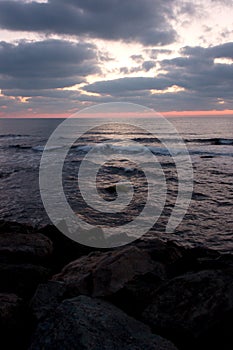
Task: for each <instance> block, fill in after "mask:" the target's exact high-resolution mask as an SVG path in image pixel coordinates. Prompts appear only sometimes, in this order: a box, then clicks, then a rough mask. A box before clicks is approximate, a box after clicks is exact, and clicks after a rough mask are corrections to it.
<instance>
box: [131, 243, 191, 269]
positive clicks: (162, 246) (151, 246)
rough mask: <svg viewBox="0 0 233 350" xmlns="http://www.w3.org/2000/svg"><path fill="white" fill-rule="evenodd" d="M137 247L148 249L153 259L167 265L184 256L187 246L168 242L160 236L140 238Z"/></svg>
mask: <svg viewBox="0 0 233 350" xmlns="http://www.w3.org/2000/svg"><path fill="white" fill-rule="evenodd" d="M134 245H135V246H136V247H138V248H139V249H142V250H143V251H146V252H147V253H148V254H149V255H150V257H151V259H152V260H154V261H158V262H161V263H163V264H165V265H169V264H173V263H175V262H176V261H178V260H179V259H180V258H182V257H183V253H184V251H185V248H183V247H181V246H178V245H176V244H175V243H173V242H166V241H163V240H161V239H158V238H153V239H143V240H138V241H137V242H135V243H134Z"/></svg>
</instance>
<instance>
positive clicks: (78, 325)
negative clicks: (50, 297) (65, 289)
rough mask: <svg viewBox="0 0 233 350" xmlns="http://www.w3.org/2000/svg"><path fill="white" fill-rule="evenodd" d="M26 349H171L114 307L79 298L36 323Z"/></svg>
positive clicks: (137, 322) (173, 349)
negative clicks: (35, 328) (36, 326)
mask: <svg viewBox="0 0 233 350" xmlns="http://www.w3.org/2000/svg"><path fill="white" fill-rule="evenodd" d="M29 349H30V350H42V349H43V350H51V349H56V350H76V349H77V350H82V349H83V350H115V349H119V350H140V349H147V350H175V349H176V347H175V346H174V345H173V344H172V343H171V342H169V341H167V340H166V339H163V338H161V337H160V336H157V335H155V334H152V333H151V332H150V330H149V328H148V327H147V326H145V325H144V324H143V323H141V322H139V321H136V320H134V319H133V318H131V317H129V316H127V315H126V314H125V313H124V312H122V311H121V310H119V309H118V308H116V307H115V306H113V305H111V304H109V303H107V302H104V301H100V300H98V299H91V298H89V297H86V296H79V297H76V298H73V299H68V300H65V301H63V302H62V304H61V305H60V306H59V307H58V308H57V309H56V310H55V312H54V313H53V315H51V317H49V318H48V319H46V320H45V321H44V322H42V323H40V324H39V326H38V328H37V330H36V332H35V334H34V336H33V340H32V344H31V346H30V348H29Z"/></svg>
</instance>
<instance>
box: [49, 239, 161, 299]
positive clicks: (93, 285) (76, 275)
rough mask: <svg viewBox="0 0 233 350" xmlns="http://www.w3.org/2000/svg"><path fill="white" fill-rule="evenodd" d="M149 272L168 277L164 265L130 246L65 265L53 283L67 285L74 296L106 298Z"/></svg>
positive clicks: (91, 255)
mask: <svg viewBox="0 0 233 350" xmlns="http://www.w3.org/2000/svg"><path fill="white" fill-rule="evenodd" d="M148 273H154V274H156V275H157V276H159V278H161V279H162V278H165V272H164V269H163V266H162V265H161V264H159V263H155V262H153V261H152V260H151V258H150V256H149V254H148V253H146V252H144V251H143V250H140V249H138V248H136V247H133V246H130V247H125V248H122V249H117V250H115V251H110V252H107V253H91V254H90V255H88V256H86V257H82V258H80V259H78V260H76V261H73V262H71V263H70V264H68V265H67V266H65V267H64V268H63V270H62V271H61V273H59V274H57V275H55V276H54V277H53V280H54V281H62V282H65V283H66V286H67V290H68V291H69V292H70V295H71V296H74V295H75V294H76V295H77V294H85V295H91V296H94V297H102V296H108V295H112V294H113V293H116V292H117V291H119V290H120V289H122V288H123V287H124V286H125V285H126V284H127V283H128V282H130V281H132V280H133V279H134V278H135V277H136V276H141V275H145V274H148Z"/></svg>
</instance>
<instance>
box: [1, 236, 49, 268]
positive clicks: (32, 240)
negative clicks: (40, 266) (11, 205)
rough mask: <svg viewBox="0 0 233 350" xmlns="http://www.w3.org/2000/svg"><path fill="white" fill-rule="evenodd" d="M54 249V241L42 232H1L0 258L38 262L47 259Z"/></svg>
mask: <svg viewBox="0 0 233 350" xmlns="http://www.w3.org/2000/svg"><path fill="white" fill-rule="evenodd" d="M52 251H53V245H52V242H51V241H50V240H49V239H48V238H47V237H45V236H44V235H42V234H39V233H32V234H23V233H14V232H11V233H2V234H0V258H1V260H2V261H3V260H5V261H8V262H9V261H22V260H23V261H30V262H38V261H42V260H45V259H47V258H48V257H50V256H51V254H52Z"/></svg>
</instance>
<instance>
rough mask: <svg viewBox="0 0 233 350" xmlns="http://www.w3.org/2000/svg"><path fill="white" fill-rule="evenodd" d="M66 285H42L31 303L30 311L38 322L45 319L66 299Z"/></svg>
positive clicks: (52, 283)
mask: <svg viewBox="0 0 233 350" xmlns="http://www.w3.org/2000/svg"><path fill="white" fill-rule="evenodd" d="M65 290H66V288H65V284H64V283H62V282H55V281H49V282H48V283H44V284H40V285H39V286H38V288H37V290H36V292H35V294H34V296H33V298H32V300H31V302H30V309H31V311H32V314H33V316H34V317H35V318H36V319H37V320H41V319H43V318H45V317H46V316H47V315H48V314H49V313H51V312H52V311H53V310H54V309H55V308H56V307H57V306H58V305H59V304H60V303H61V301H62V300H63V299H64V293H65Z"/></svg>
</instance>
